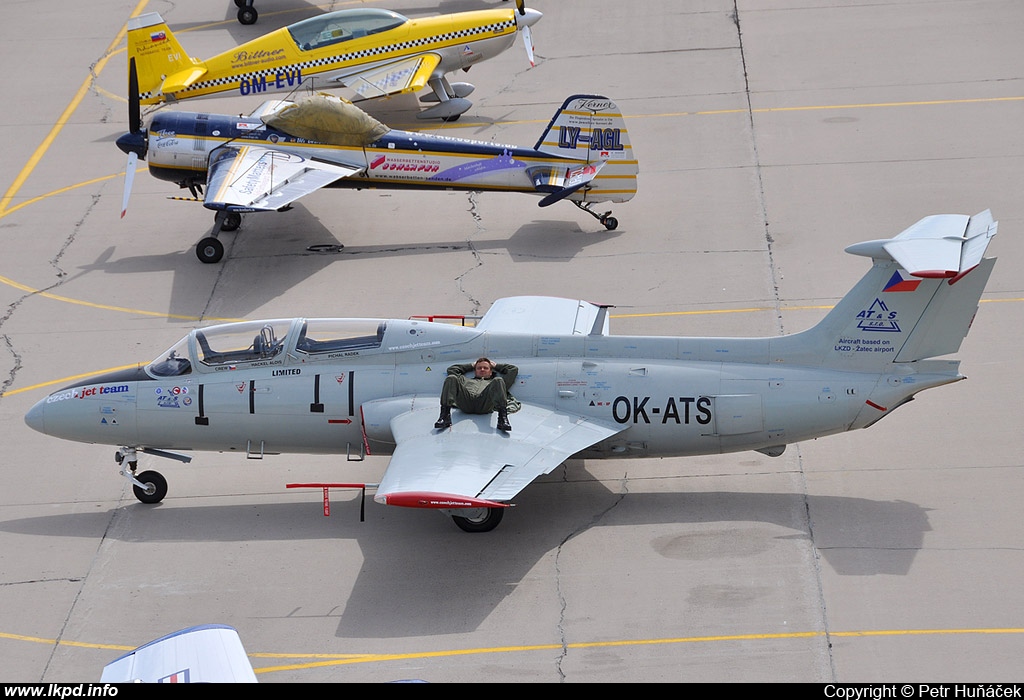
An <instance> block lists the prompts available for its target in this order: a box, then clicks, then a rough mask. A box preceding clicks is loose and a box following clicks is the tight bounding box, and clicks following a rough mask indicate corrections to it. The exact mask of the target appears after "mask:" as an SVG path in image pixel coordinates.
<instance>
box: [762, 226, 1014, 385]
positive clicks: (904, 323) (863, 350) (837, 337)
mask: <svg viewBox="0 0 1024 700" xmlns="http://www.w3.org/2000/svg"><path fill="white" fill-rule="evenodd" d="M996 227H997V224H996V222H994V221H993V220H992V214H991V212H989V211H988V210H986V211H983V212H981V213H980V214H976V215H975V216H973V217H968V216H962V215H938V216H929V217H925V218H924V219H921V220H920V221H919V222H917V223H916V224H914V225H913V226H911V227H910V228H908V229H907V230H905V231H903V232H902V233H900V234H899V235H898V236H896V237H895V238H890V239H885V240H878V241H870V242H868V243H859V244H857V245H852V246H850V247H849V248H847V249H846V251H847V252H848V253H853V254H854V255H864V256H867V257H870V258H872V260H873V261H874V265H873V266H872V268H871V270H869V271H868V273H867V274H866V275H865V276H864V277H863V278H862V279H861V281H860V282H858V283H857V285H856V286H855V287H854V288H853V289H852V290H851V291H850V293H849V294H847V295H846V296H845V297H844V298H843V299H842V300H841V301H840V302H839V303H838V304H837V305H836V306H835V308H833V309H832V310H831V311H830V312H829V313H828V314H827V315H826V316H825V318H824V319H822V321H821V322H820V323H819V324H818V325H816V326H815V327H813V328H811V329H809V330H807V331H804V332H803V333H796V334H794V335H791V336H785V337H783V338H778V339H773V341H772V348H773V351H772V354H773V356H774V357H775V358H777V360H778V361H780V362H790V361H800V362H807V363H815V362H820V364H821V365H822V366H824V367H828V368H832V369H850V370H856V371H871V370H875V369H877V370H879V371H881V370H882V369H883V368H884V367H885V366H886V365H889V364H891V363H908V362H916V361H918V360H923V359H926V358H929V357H938V356H939V355H946V354H949V353H954V352H956V351H957V350H959V349H960V344H961V342H962V341H963V339H964V338H965V337H966V336H967V331H968V330H969V329H970V326H971V322H972V321H973V320H974V315H975V313H977V310H978V302H979V300H980V298H981V295H982V292H984V291H985V285H986V283H987V282H988V279H989V276H990V275H991V273H992V268H993V266H994V265H995V258H983V256H984V254H985V250H986V248H987V247H988V244H989V242H990V241H991V240H992V237H993V236H995V235H996Z"/></svg>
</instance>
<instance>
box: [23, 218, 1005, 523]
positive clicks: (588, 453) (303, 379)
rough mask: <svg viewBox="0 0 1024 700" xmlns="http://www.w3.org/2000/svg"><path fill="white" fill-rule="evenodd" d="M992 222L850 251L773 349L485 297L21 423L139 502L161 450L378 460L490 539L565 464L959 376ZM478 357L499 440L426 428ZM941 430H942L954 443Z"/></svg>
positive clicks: (164, 372)
mask: <svg viewBox="0 0 1024 700" xmlns="http://www.w3.org/2000/svg"><path fill="white" fill-rule="evenodd" d="M995 234H996V223H995V222H994V221H993V220H992V216H991V214H990V213H989V212H988V211H984V212H981V213H980V214H976V215H975V216H964V215H952V214H949V215H936V216H928V217H926V218H924V219H921V220H920V221H919V222H917V223H916V224H914V225H913V226H911V227H910V228H908V229H906V230H905V231H903V232H902V233H900V234H899V235H897V236H895V237H893V238H889V239H884V240H875V241H870V242H867V243H860V244H857V245H852V246H850V247H849V248H847V252H850V253H853V254H855V255H861V256H865V257H869V258H871V259H872V263H873V264H872V267H871V269H870V270H868V272H867V274H866V275H865V276H864V277H863V278H862V279H861V280H860V282H858V283H857V285H856V286H855V287H854V288H853V289H852V290H851V291H850V292H849V293H848V294H847V295H846V296H845V297H843V299H842V300H841V301H840V302H839V303H838V304H837V305H836V306H835V307H834V308H833V309H832V310H831V311H829V312H828V314H827V315H826V316H825V317H824V318H823V319H822V320H821V321H820V322H819V323H818V324H817V325H815V326H813V327H812V328H810V329H808V330H805V331H802V332H800V333H795V334H792V335H787V336H780V337H768V338H675V337H648V336H616V335H610V334H609V323H608V307H607V306H600V305H595V304H591V303H588V302H585V301H579V300H572V299H556V298H550V297H512V298H506V299H499V300H497V301H496V302H495V303H494V305H493V306H492V307H491V308H490V309H489V310H488V311H487V313H486V314H485V315H484V316H483V318H482V319H481V320H480V322H479V323H478V324H477V325H476V326H475V327H462V326H455V325H449V324H445V323H435V322H431V321H429V320H427V321H424V320H417V319H415V318H413V319H391V320H386V319H367V318H362V319H360V318H356V319H341V318H335V319H312V318H293V319H275V320H267V321H250V322H242V323H231V324H223V325H217V326H211V327H207V328H197V329H195V330H193V331H192V332H190V333H189V334H188V335H187V336H185V337H184V338H182V339H181V340H180V341H179V342H177V343H176V344H175V345H174V346H173V347H171V348H169V349H168V350H166V351H164V352H162V353H160V354H159V355H158V356H157V357H156V358H155V359H154V360H153V361H152V362H149V363H148V364H146V365H143V366H139V367H138V368H137V369H132V370H128V371H121V372H114V373H110V374H104V375H101V376H95V377H93V378H91V379H89V380H88V381H86V382H76V383H75V384H74V385H72V386H68V387H65V388H63V389H61V390H60V391H56V392H54V393H52V394H50V395H49V396H47V397H45V398H43V399H41V400H40V401H39V402H38V403H37V404H36V405H35V406H34V407H33V408H32V409H31V410H30V411H29V412H28V414H27V415H26V416H25V421H26V423H27V424H28V425H29V426H30V427H31V428H33V429H35V430H37V431H39V432H42V433H45V434H47V435H52V436H55V437H59V438H64V439H66V440H74V441H78V442H85V443H96V444H104V445H117V446H119V449H118V451H117V458H118V463H119V464H121V465H122V468H121V473H122V474H123V475H124V476H125V477H126V478H127V479H128V480H129V481H130V482H131V483H132V485H133V487H134V492H135V495H136V497H137V498H139V500H141V501H142V502H144V503H154V502H157V501H160V500H161V499H162V498H163V497H164V496H165V494H166V493H167V482H166V480H165V479H164V477H163V476H161V475H160V474H159V473H158V472H156V471H151V470H148V469H147V470H145V471H143V472H139V473H137V468H138V462H139V459H140V454H141V455H151V456H157V457H170V458H173V459H178V460H181V461H189V460H191V457H190V456H187V455H183V454H179V453H177V452H174V450H213V451H221V452H231V451H235V452H240V453H243V454H245V455H246V456H247V457H250V458H262V457H263V456H264V455H268V454H278V453H321V454H344V455H346V456H347V458H348V459H349V460H353V459H355V460H358V459H362V458H363V457H364V456H365V455H390V461H389V462H388V465H387V468H386V469H385V470H384V473H383V475H382V477H381V480H380V482H379V483H378V484H362V485H360V486H362V487H363V488H373V489H375V491H376V493H375V496H374V500H376V501H377V502H378V503H383V504H387V505H398V506H407V507H413V508H428V509H436V510H440V511H441V512H443V513H447V514H448V515H451V516H452V517H453V519H454V521H455V523H456V524H457V525H458V526H459V527H461V528H462V529H464V530H466V531H470V532H480V531H487V530H491V529H493V528H494V527H495V526H497V524H498V523H499V522H500V520H501V519H502V516H503V515H504V513H505V510H506V509H507V508H508V506H509V505H511V504H512V503H513V501H514V499H515V497H516V495H517V494H518V493H519V492H520V491H521V490H522V489H524V488H526V487H527V486H528V485H529V484H530V483H531V482H532V481H533V480H534V479H536V478H537V477H539V476H540V475H542V474H547V473H549V472H551V471H552V470H553V469H555V468H556V467H558V466H559V465H560V464H562V463H563V462H565V461H566V460H567V459H569V458H571V457H583V458H593V459H600V458H615V459H624V458H647V457H678V456H689V455H705V454H717V453H726V452H741V451H745V450H754V451H757V452H761V453H762V454H765V455H768V456H772V457H774V456H778V455H780V454H782V452H783V451H784V450H785V448H786V445H788V444H790V443H794V442H799V441H802V440H811V439H814V438H819V437H823V436H826V435H832V434H835V433H841V432H845V431H849V430H855V429H858V428H867V427H869V426H871V425H873V424H874V423H876V422H877V421H879V420H881V419H882V418H885V417H886V416H888V415H890V414H891V413H892V412H893V411H894V410H895V409H896V408H898V407H900V406H902V405H904V404H905V403H907V402H908V401H910V400H911V399H913V398H914V396H915V395H916V394H918V393H920V392H921V391H924V390H925V389H930V388H933V387H938V386H942V385H944V384H950V383H952V382H957V381H959V380H961V379H963V378H964V377H963V376H962V375H961V374H960V372H959V364H960V363H959V361H957V360H953V359H938V358H940V357H941V356H943V355H948V354H950V353H954V352H957V350H959V348H960V344H961V342H962V341H963V339H964V338H965V337H966V335H967V332H968V329H969V328H970V325H971V321H972V320H973V319H974V315H975V312H976V311H977V308H978V302H979V299H980V297H981V295H982V293H983V291H984V289H985V285H986V283H987V282H988V279H989V276H990V274H991V272H992V269H993V266H994V264H995V259H994V258H985V257H984V254H985V251H986V249H987V247H988V245H989V242H990V241H991V239H992V237H993V236H994V235H995ZM481 356H486V357H492V358H500V361H501V362H504V363H511V364H514V365H516V366H517V367H518V368H519V374H518V379H517V380H516V382H515V386H513V387H511V392H512V394H513V395H514V397H515V399H516V400H517V401H518V402H519V404H521V408H520V410H519V411H518V412H515V413H513V414H512V415H511V416H510V420H511V423H512V426H513V430H512V431H511V432H503V431H498V430H496V429H495V414H490V415H470V414H462V413H459V412H458V411H455V412H454V414H453V423H452V425H451V426H450V427H447V428H444V429H440V430H438V429H435V427H434V420H435V418H436V417H437V415H438V412H439V395H440V390H441V384H442V380H443V379H444V376H445V370H446V368H447V367H448V366H450V365H453V364H456V363H467V362H469V363H471V362H473V361H474V360H475V359H476V358H478V357H481ZM946 429H948V427H947V428H946Z"/></svg>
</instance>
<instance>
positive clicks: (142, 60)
mask: <svg viewBox="0 0 1024 700" xmlns="http://www.w3.org/2000/svg"><path fill="white" fill-rule="evenodd" d="M132 58H134V59H135V65H136V69H137V71H138V74H139V101H140V103H141V104H144V105H149V104H159V103H160V102H164V101H167V102H171V101H173V100H174V99H175V98H174V95H175V93H176V92H177V91H178V90H180V89H183V88H185V87H188V86H189V85H190V84H192V83H193V82H195V81H196V80H197V79H198V78H199V77H200V76H202V75H203V74H204V73H205V72H206V68H205V66H204V65H203V63H202V62H201V61H198V60H196V59H194V58H192V57H190V56H189V55H188V54H187V53H185V50H184V49H183V48H181V44H179V43H178V40H177V39H176V38H175V37H174V34H173V33H172V32H171V30H170V28H169V27H168V26H167V23H166V22H164V20H163V18H162V17H161V16H160V14H159V13H157V12H148V13H146V14H144V15H139V16H138V17H132V18H131V19H129V20H128V59H129V62H130V61H131V59H132Z"/></svg>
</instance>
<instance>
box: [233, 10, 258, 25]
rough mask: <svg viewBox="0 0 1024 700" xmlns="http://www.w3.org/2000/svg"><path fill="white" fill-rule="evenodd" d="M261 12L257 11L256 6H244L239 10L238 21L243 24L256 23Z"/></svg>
mask: <svg viewBox="0 0 1024 700" xmlns="http://www.w3.org/2000/svg"><path fill="white" fill-rule="evenodd" d="M259 16H260V15H259V13H258V12H256V8H255V7H243V8H242V9H241V10H239V11H238V21H239V23H241V24H256V20H257V19H259Z"/></svg>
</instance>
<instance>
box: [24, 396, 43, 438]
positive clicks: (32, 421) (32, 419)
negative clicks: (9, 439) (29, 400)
mask: <svg viewBox="0 0 1024 700" xmlns="http://www.w3.org/2000/svg"><path fill="white" fill-rule="evenodd" d="M45 413H46V399H43V400H42V401H40V402H39V403H37V404H36V405H35V406H33V407H32V408H30V409H29V410H28V413H26V414H25V425H27V426H28V427H30V428H32V430H35V431H36V432H39V433H44V434H45V433H46V421H45V419H44V414H45Z"/></svg>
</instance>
